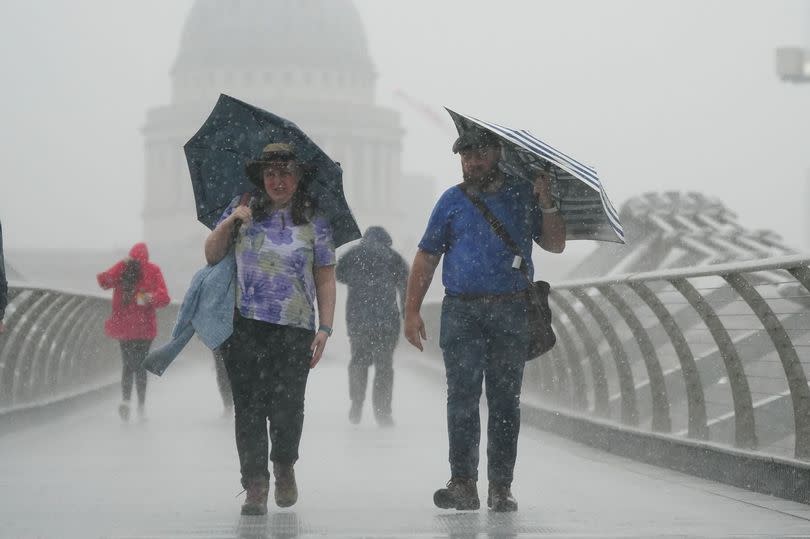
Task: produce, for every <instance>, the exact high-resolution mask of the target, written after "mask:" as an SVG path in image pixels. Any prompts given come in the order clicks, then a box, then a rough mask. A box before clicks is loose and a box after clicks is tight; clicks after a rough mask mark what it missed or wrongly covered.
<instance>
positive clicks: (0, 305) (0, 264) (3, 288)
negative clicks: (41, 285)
mask: <svg viewBox="0 0 810 539" xmlns="http://www.w3.org/2000/svg"><path fill="white" fill-rule="evenodd" d="M7 305H8V283H7V282H6V264H5V260H4V258H3V225H2V224H0V333H3V332H4V331H5V330H6V327H5V325H3V318H5V316H6V306H7Z"/></svg>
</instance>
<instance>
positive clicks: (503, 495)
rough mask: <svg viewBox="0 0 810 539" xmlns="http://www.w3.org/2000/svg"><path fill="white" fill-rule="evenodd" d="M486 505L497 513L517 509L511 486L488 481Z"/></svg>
mask: <svg viewBox="0 0 810 539" xmlns="http://www.w3.org/2000/svg"><path fill="white" fill-rule="evenodd" d="M487 506H489V508H490V509H492V510H493V511H495V512H498V513H508V512H512V511H517V509H518V503H517V500H515V497H514V496H512V489H511V487H510V486H509V485H499V484H497V483H492V482H490V483H489V495H488V496H487Z"/></svg>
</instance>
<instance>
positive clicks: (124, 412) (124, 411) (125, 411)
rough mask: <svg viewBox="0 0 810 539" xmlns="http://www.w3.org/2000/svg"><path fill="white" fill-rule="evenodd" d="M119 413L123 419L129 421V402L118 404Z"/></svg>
mask: <svg viewBox="0 0 810 539" xmlns="http://www.w3.org/2000/svg"><path fill="white" fill-rule="evenodd" d="M118 415H119V416H120V417H121V421H124V422H126V421H129V402H127V401H123V402H122V403H121V404H119V405H118Z"/></svg>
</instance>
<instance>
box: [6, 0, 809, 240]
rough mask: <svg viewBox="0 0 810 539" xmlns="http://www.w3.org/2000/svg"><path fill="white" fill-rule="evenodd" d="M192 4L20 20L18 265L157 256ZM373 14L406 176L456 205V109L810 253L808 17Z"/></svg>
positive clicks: (15, 112) (731, 12)
mask: <svg viewBox="0 0 810 539" xmlns="http://www.w3.org/2000/svg"><path fill="white" fill-rule="evenodd" d="M191 4H192V2H190V1H187V0H181V1H173V2H159V1H157V0H145V1H143V2H139V3H136V4H133V3H126V2H107V1H102V0H80V1H76V2H69V3H68V2H61V1H40V2H34V3H29V2H24V1H22V0H12V1H6V2H3V5H2V7H0V14H1V15H2V16H0V21H1V22H0V30H2V31H0V45H2V46H1V47H0V50H2V52H0V73H2V79H3V97H4V99H2V101H1V102H0V113H2V118H3V121H2V123H0V147H2V163H3V168H4V171H3V174H2V179H0V193H2V196H0V215H1V216H2V220H3V225H4V231H5V236H6V238H5V243H6V248H7V249H8V250H10V251H13V250H15V249H19V248H57V247H59V248H63V247H67V248H82V247H97V248H116V247H117V248H122V247H124V246H128V245H130V244H131V243H132V242H134V241H136V240H138V239H141V237H142V236H143V232H142V227H143V224H142V217H141V214H142V211H143V198H144V170H143V169H144V167H143V161H144V151H143V148H144V143H143V142H144V141H143V136H142V134H141V132H140V128H141V127H143V125H144V123H145V112H146V110H147V109H149V108H151V107H155V106H158V105H162V104H166V103H168V102H169V99H170V96H169V90H170V79H169V71H170V69H171V66H172V64H173V61H174V60H175V57H176V55H177V51H178V44H179V40H180V34H181V29H182V26H183V22H184V19H185V17H186V16H187V14H188V11H189V9H190V6H191ZM356 6H357V7H358V10H359V12H360V14H361V16H362V19H363V22H364V24H365V28H366V32H367V41H368V47H369V51H370V54H371V57H372V60H373V62H374V64H375V66H376V70H377V72H378V75H379V79H378V81H377V88H376V95H377V102H378V104H380V105H383V106H388V107H391V108H395V109H396V110H398V111H399V112H400V113H401V121H402V123H403V125H404V127H405V129H406V136H405V138H404V141H403V167H402V168H403V170H404V171H405V172H415V173H423V174H429V175H431V176H433V177H434V178H435V179H436V182H437V188H438V189H439V190H441V189H443V188H444V187H446V186H449V185H452V184H454V183H456V182H457V181H458V179H459V173H458V165H457V161H456V160H455V159H454V156H453V155H452V153H451V152H450V151H449V146H450V144H451V142H452V138H453V133H454V132H453V128H452V123H451V121H450V119H449V117H447V115H446V114H445V113H444V111H443V109H442V106H445V105H446V106H450V107H452V108H454V109H455V110H459V111H461V112H465V113H468V114H473V115H477V116H478V117H481V118H484V119H487V120H491V121H495V122H498V123H503V124H507V125H513V126H516V127H525V128H529V129H531V130H532V131H533V132H534V133H536V134H537V135H538V136H540V137H542V138H544V139H546V140H548V141H549V142H551V143H552V144H555V145H556V146H558V147H561V148H564V149H565V150H566V151H568V152H569V153H571V154H572V155H574V156H575V157H577V158H578V159H580V160H581V161H584V162H587V163H589V164H592V165H594V166H596V167H597V168H598V170H599V172H600V175H601V177H602V179H603V182H604V184H605V185H606V187H607V189H608V193H609V195H610V196H611V198H612V199H613V202H614V204H616V205H617V206H620V205H621V203H622V202H623V201H624V200H627V199H628V198H629V197H632V196H634V195H635V194H638V193H640V192H646V191H664V190H698V191H701V192H704V193H706V194H708V195H711V196H717V197H720V198H722V200H723V201H724V202H725V203H726V204H727V205H728V206H729V207H730V208H731V209H732V210H733V211H735V212H737V213H738V215H739V219H740V222H741V223H742V224H743V225H744V226H746V227H748V228H752V229H759V228H767V229H772V230H774V231H776V232H777V233H779V234H780V235H782V236H783V237H784V239H785V241H786V243H788V244H789V245H791V246H794V247H796V248H804V247H805V246H806V245H807V244H808V238H807V237H806V236H807V234H806V229H807V226H806V217H805V216H806V214H807V198H808V197H807V195H808V189H807V186H808V180H807V169H808V166H809V165H810V163H808V159H807V157H806V152H805V151H804V149H805V148H806V145H807V139H808V133H807V129H806V125H807V120H808V107H807V104H808V100H810V88H808V87H806V86H802V85H795V84H787V83H784V82H782V81H780V80H779V79H778V78H777V77H776V75H775V67H774V49H775V48H776V47H778V46H782V45H804V44H806V41H807V40H806V26H807V23H808V20H810V12H809V11H808V9H807V3H806V2H799V1H778V2H777V1H746V2H740V1H717V2H702V1H688V2H684V1H680V0H679V1H659V2H643V1H612V2H597V1H593V2H583V1H576V2H569V1H566V2H563V1H558V2H531V1H507V2H499V3H497V4H495V3H492V2H474V1H469V0H465V1H452V2H451V1H446V2H439V3H437V2H428V1H426V0H416V1H410V2H398V1H380V0H357V1H356ZM258 39H260V40H261V41H262V42H264V43H266V44H267V46H274V45H275V44H274V43H273V36H270V35H268V36H261V37H259V38H258ZM403 92H404V93H405V94H406V95H407V96H409V99H408V100H406V99H404V98H403V97H402V93H403ZM237 97H238V96H237ZM214 99H215V96H212V102H213V100H214ZM415 103H420V104H421V105H422V106H417V105H415ZM425 110H427V111H428V112H427V113H426V112H425ZM293 120H294V118H293ZM192 134H193V133H191V132H190V133H188V136H191V135H192ZM347 174H348V172H347ZM347 189H350V188H347ZM413 226H414V227H415V228H416V229H418V230H419V231H421V229H422V228H423V226H424V223H423V222H414V223H413Z"/></svg>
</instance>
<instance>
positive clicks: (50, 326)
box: [0, 283, 176, 414]
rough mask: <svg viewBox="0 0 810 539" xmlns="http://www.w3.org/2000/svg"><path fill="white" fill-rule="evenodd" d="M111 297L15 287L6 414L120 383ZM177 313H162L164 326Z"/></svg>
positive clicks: (6, 337)
mask: <svg viewBox="0 0 810 539" xmlns="http://www.w3.org/2000/svg"><path fill="white" fill-rule="evenodd" d="M108 296H109V294H106V295H103V294H88V293H84V292H72V291H66V290H56V289H51V288H47V287H37V286H29V285H27V284H26V285H23V284H19V283H10V284H9V304H8V307H7V308H6V315H5V320H4V322H5V327H6V330H5V332H4V333H2V334H0V414H2V413H5V412H9V411H14V410H20V409H25V408H30V407H33V406H40V405H43V404H48V403H52V402H58V401H61V400H64V399H67V398H70V397H73V396H77V395H82V394H85V393H88V392H90V391H93V390H96V389H99V388H101V387H104V386H107V385H110V384H113V383H115V382H116V381H117V380H118V379H119V377H120V373H121V361H120V355H121V353H120V351H119V347H118V343H117V342H116V341H114V340H112V339H110V338H108V337H107V336H106V335H105V334H104V320H105V319H106V318H107V317H108V316H109V314H110V299H109V297H108ZM168 310H173V309H164V311H168ZM173 311H174V312H176V311H175V310H173ZM173 314H174V313H166V314H163V315H161V316H160V318H161V319H162V320H163V323H161V326H164V328H165V326H166V324H167V322H168V320H169V319H170V317H171V316H173Z"/></svg>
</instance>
